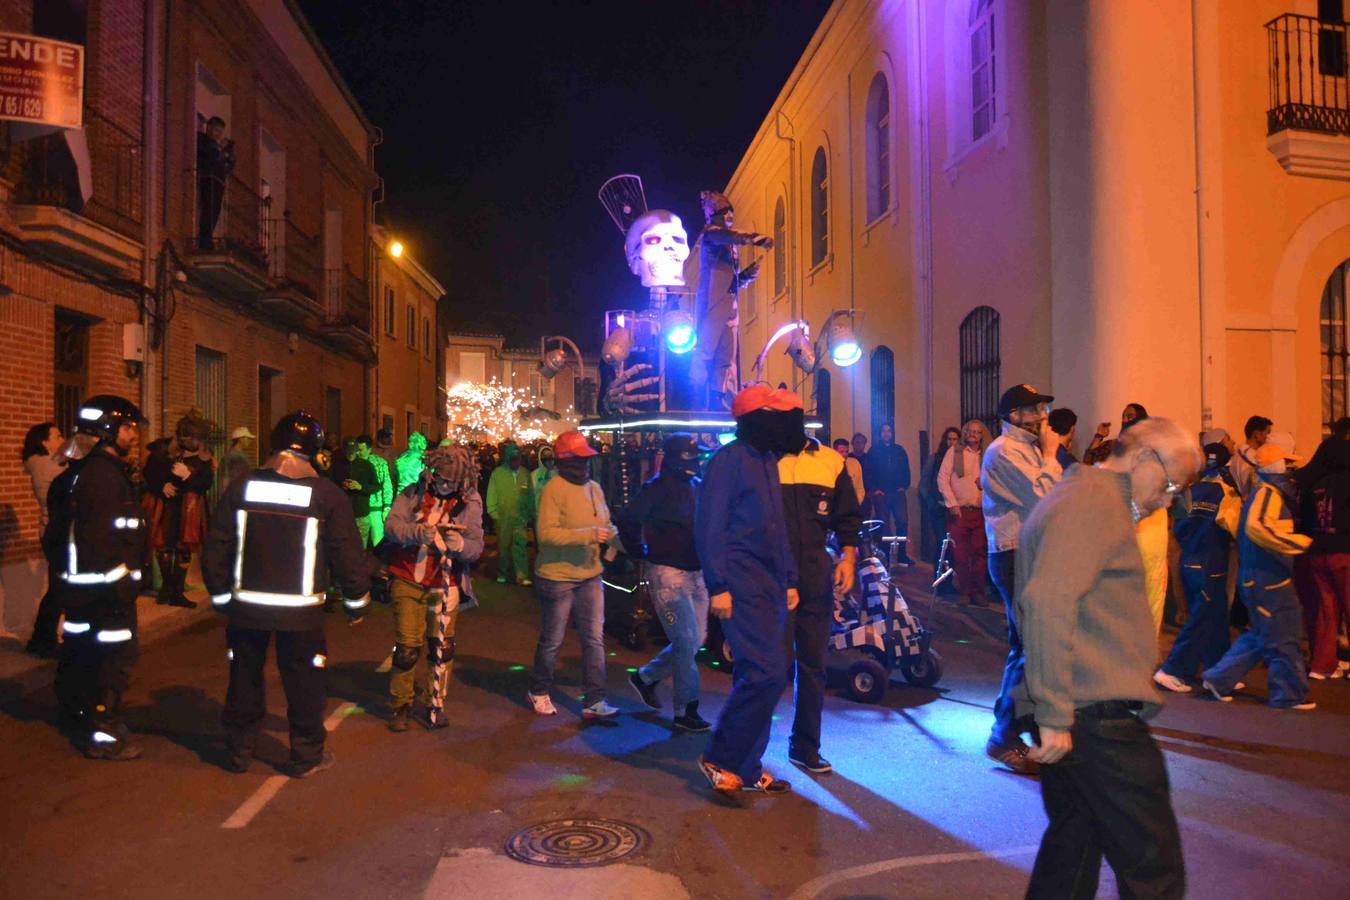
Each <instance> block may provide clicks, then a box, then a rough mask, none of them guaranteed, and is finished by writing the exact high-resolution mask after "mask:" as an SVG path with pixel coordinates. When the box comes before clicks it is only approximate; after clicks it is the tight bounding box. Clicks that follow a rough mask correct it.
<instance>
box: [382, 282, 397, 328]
mask: <svg viewBox="0 0 1350 900" xmlns="http://www.w3.org/2000/svg"><path fill="white" fill-rule="evenodd" d="M384 330H385V333H386V334H388V335H389V336H390V337H398V301H397V299H396V298H395V297H394V289H393V288H392V287H388V286H386V287H385V289H384Z"/></svg>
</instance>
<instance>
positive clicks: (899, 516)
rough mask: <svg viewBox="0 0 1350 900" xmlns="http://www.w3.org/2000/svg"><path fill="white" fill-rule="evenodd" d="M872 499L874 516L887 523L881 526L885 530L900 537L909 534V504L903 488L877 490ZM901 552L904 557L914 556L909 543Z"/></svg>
mask: <svg viewBox="0 0 1350 900" xmlns="http://www.w3.org/2000/svg"><path fill="white" fill-rule="evenodd" d="M871 501H872V503H871V506H872V510H871V511H872V517H873V518H876V519H880V520H881V521H882V522H884V523H885V524H884V525H882V526H881V530H882V531H883V532H885V533H887V534H894V535H898V536H900V537H908V536H909V504H908V503H906V502H905V491H904V489H903V488H901V489H899V490H894V491H877V492H876V493H873V494H872V496H871ZM892 522H894V524H895V527H894V528H891V523H892ZM900 553H901V555H902V557H904V558H911V557H912V554H911V553H910V552H909V544H908V543H906V544H905V545H904V546H902V547H901V548H900Z"/></svg>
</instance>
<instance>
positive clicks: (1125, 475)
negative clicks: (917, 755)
mask: <svg viewBox="0 0 1350 900" xmlns="http://www.w3.org/2000/svg"><path fill="white" fill-rule="evenodd" d="M1201 464H1202V458H1201V456H1200V450H1199V448H1198V447H1196V446H1195V443H1194V439H1193V438H1191V437H1190V436H1189V435H1187V434H1186V432H1185V431H1183V430H1182V429H1181V427H1180V426H1178V425H1176V424H1175V423H1173V422H1170V421H1168V420H1166V419H1157V418H1153V419H1148V420H1145V421H1143V422H1140V423H1139V424H1137V425H1135V426H1133V427H1131V428H1130V429H1129V430H1128V431H1125V432H1124V433H1123V434H1122V435H1121V436H1120V438H1119V439H1117V441H1116V442H1115V446H1114V447H1113V448H1112V450H1111V453H1110V455H1109V456H1108V457H1107V459H1106V460H1105V461H1104V462H1103V463H1102V464H1101V465H1100V467H1096V468H1094V467H1091V466H1082V465H1079V466H1074V467H1073V468H1072V469H1071V470H1070V471H1069V473H1068V474H1067V475H1065V476H1064V479H1063V480H1062V481H1061V482H1060V483H1059V484H1057V485H1056V486H1055V487H1054V488H1053V489H1052V490H1051V491H1050V492H1049V493H1048V494H1047V495H1046V496H1045V498H1044V499H1042V500H1041V501H1040V503H1038V504H1037V505H1036V508H1035V509H1034V510H1032V511H1031V513H1030V515H1029V516H1028V517H1027V518H1026V521H1025V524H1024V525H1023V527H1022V534H1021V542H1020V544H1019V547H1018V551H1017V582H1018V592H1017V612H1018V616H1019V620H1018V621H1019V624H1020V625H1021V627H1022V637H1023V639H1024V640H1025V642H1026V678H1025V680H1024V681H1022V682H1021V683H1019V684H1018V685H1017V687H1016V690H1015V694H1016V703H1017V710H1018V713H1019V714H1020V715H1024V716H1026V715H1029V716H1031V717H1033V718H1034V720H1035V727H1036V730H1037V731H1036V747H1035V748H1033V749H1032V750H1031V752H1030V757H1031V759H1033V760H1035V761H1036V762H1037V763H1039V764H1040V766H1041V796H1042V799H1043V801H1044V803H1045V812H1046V815H1047V816H1048V817H1049V819H1050V823H1049V825H1048V826H1047V827H1046V829H1045V836H1044V837H1043V838H1042V839H1041V847H1040V852H1039V853H1038V854H1037V855H1036V864H1035V867H1034V868H1033V869H1032V873H1031V883H1030V884H1029V885H1028V887H1027V896H1028V897H1030V898H1056V900H1058V898H1065V897H1069V898H1079V897H1083V898H1087V897H1092V896H1095V894H1096V892H1097V879H1098V875H1099V872H1100V871H1101V865H1102V857H1103V856H1105V857H1106V861H1107V862H1108V863H1110V865H1111V868H1112V870H1113V871H1114V872H1115V876H1116V884H1117V886H1118V887H1119V890H1120V896H1122V897H1150V898H1180V897H1182V896H1184V895H1185V890H1186V873H1185V865H1184V862H1183V859H1182V855H1181V838H1180V835H1179V833H1178V830H1177V819H1176V815H1175V814H1174V813H1173V811H1172V801H1171V797H1170V795H1169V788H1168V779H1167V768H1166V766H1165V764H1164V762H1163V756H1162V753H1161V751H1160V750H1159V749H1158V745H1157V744H1156V743H1155V742H1154V740H1153V736H1152V735H1151V734H1149V729H1148V726H1147V725H1146V724H1144V723H1145V721H1146V720H1148V719H1151V718H1152V717H1153V716H1154V715H1155V714H1156V713H1157V712H1158V709H1159V705H1160V702H1161V700H1162V696H1161V695H1160V694H1159V693H1158V691H1157V689H1156V688H1155V687H1154V685H1153V682H1152V680H1151V676H1152V672H1153V661H1154V659H1155V654H1156V653H1157V644H1156V641H1155V639H1154V630H1153V614H1152V613H1151V612H1150V610H1149V605H1148V600H1147V597H1146V596H1145V593H1144V561H1143V558H1142V557H1141V556H1140V554H1139V546H1138V543H1137V542H1136V540H1135V523H1136V522H1138V521H1139V520H1140V519H1142V518H1144V517H1145V516H1147V515H1149V514H1150V513H1152V512H1154V511H1156V510H1158V509H1161V508H1164V507H1166V506H1167V505H1169V504H1170V503H1171V502H1172V500H1173V498H1174V497H1175V496H1176V495H1177V493H1179V492H1180V491H1182V490H1184V489H1185V487H1186V485H1187V484H1189V483H1190V482H1191V481H1193V480H1194V479H1195V476H1196V473H1197V472H1198V471H1199V470H1200V466H1201Z"/></svg>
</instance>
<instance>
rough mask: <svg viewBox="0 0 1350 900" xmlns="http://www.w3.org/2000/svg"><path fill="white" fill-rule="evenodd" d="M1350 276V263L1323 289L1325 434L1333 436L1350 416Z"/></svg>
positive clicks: (1342, 267) (1331, 278) (1338, 270)
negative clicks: (1349, 286)
mask: <svg viewBox="0 0 1350 900" xmlns="http://www.w3.org/2000/svg"><path fill="white" fill-rule="evenodd" d="M1348 275H1350V260H1347V261H1345V262H1343V263H1341V264H1340V265H1339V266H1337V267H1336V270H1335V271H1334V272H1332V273H1331V277H1330V278H1328V279H1327V284H1326V287H1324V288H1323V289H1322V314H1321V316H1320V317H1319V318H1320V324H1321V334H1322V432H1323V434H1330V433H1331V426H1332V424H1333V423H1334V422H1335V421H1336V420H1337V419H1339V418H1341V417H1342V416H1346V415H1350V404H1348V403H1347V400H1346V391H1345V386H1346V363H1347V359H1348V358H1350V351H1347V350H1346V327H1345V279H1346V277H1347V276H1348Z"/></svg>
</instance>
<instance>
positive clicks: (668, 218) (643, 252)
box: [624, 209, 689, 287]
mask: <svg viewBox="0 0 1350 900" xmlns="http://www.w3.org/2000/svg"><path fill="white" fill-rule="evenodd" d="M624 251H625V253H626V255H627V257H628V268H629V270H630V271H631V272H632V273H633V274H634V275H637V276H638V277H639V278H641V279H642V286H643V287H683V286H684V261H685V260H686V259H688V258H689V236H688V235H687V234H685V231H684V224H683V223H682V222H680V217H679V216H677V215H675V214H674V213H672V212H667V211H666V210H664V209H653V210H648V211H647V212H646V213H644V214H643V215H641V216H638V218H637V219H636V220H634V222H633V224H632V225H631V226H630V227H629V229H628V239H627V240H626V241H624Z"/></svg>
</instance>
